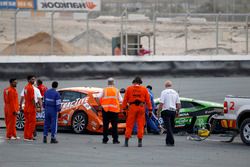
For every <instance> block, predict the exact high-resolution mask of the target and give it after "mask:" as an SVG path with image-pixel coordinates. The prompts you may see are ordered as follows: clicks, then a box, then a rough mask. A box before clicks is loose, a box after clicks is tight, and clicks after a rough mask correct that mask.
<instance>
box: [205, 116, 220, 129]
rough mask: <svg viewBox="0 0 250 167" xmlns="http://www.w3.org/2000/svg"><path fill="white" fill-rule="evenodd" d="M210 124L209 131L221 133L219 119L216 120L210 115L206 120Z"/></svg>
mask: <svg viewBox="0 0 250 167" xmlns="http://www.w3.org/2000/svg"><path fill="white" fill-rule="evenodd" d="M207 123H208V124H209V126H210V132H211V133H221V132H222V129H223V128H222V127H221V124H220V121H219V120H216V119H214V118H213V115H211V116H210V117H209V118H208V122H207Z"/></svg>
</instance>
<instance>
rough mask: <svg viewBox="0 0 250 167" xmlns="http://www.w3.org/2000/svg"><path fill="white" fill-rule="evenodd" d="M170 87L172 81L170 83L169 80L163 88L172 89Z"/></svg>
mask: <svg viewBox="0 0 250 167" xmlns="http://www.w3.org/2000/svg"><path fill="white" fill-rule="evenodd" d="M172 85H173V83H172V81H170V80H166V81H165V87H166V88H170V87H172Z"/></svg>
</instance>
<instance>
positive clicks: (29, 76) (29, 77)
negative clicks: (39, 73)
mask: <svg viewBox="0 0 250 167" xmlns="http://www.w3.org/2000/svg"><path fill="white" fill-rule="evenodd" d="M33 77H35V75H28V76H27V80H28V81H29V80H30V79H31V78H33Z"/></svg>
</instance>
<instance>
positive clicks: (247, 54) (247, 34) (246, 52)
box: [246, 15, 249, 55]
mask: <svg viewBox="0 0 250 167" xmlns="http://www.w3.org/2000/svg"><path fill="white" fill-rule="evenodd" d="M248 18H249V15H247V16H246V54H247V55H248Z"/></svg>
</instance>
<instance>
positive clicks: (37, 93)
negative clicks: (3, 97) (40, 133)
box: [20, 84, 43, 139]
mask: <svg viewBox="0 0 250 167" xmlns="http://www.w3.org/2000/svg"><path fill="white" fill-rule="evenodd" d="M33 88H34V97H35V104H36V112H41V111H42V106H43V102H42V101H43V100H42V95H41V93H40V90H39V89H38V88H37V87H35V86H34V84H33ZM23 100H24V89H23V90H22V92H21V99H20V105H21V104H22V103H23ZM20 107H21V106H20ZM36 136H37V133H36V128H35V130H34V132H33V137H36ZM33 139H35V138H33Z"/></svg>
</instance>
